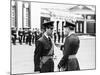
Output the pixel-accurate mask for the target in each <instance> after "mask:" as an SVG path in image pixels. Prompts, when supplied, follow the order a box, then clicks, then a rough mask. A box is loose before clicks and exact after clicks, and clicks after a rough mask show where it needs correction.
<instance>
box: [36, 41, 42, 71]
mask: <svg viewBox="0 0 100 75" xmlns="http://www.w3.org/2000/svg"><path fill="white" fill-rule="evenodd" d="M41 51H42V43H41V42H40V41H37V42H36V48H35V52H34V66H35V71H40V57H41Z"/></svg>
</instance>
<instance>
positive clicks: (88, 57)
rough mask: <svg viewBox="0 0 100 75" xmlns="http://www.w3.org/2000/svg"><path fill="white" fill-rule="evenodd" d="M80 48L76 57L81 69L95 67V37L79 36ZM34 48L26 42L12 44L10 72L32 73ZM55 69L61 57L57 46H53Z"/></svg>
mask: <svg viewBox="0 0 100 75" xmlns="http://www.w3.org/2000/svg"><path fill="white" fill-rule="evenodd" d="M79 38H80V48H79V51H78V54H77V58H78V61H79V64H80V68H81V70H83V69H94V68H95V37H90V36H80V37H79ZM34 49H35V46H34V45H32V46H28V45H26V44H23V45H19V44H18V43H17V45H12V73H14V74H15V73H34V61H33V60H34V58H33V56H34ZM55 56H56V59H54V62H55V71H57V67H56V66H57V64H58V62H59V60H60V59H61V57H62V52H61V50H60V48H59V47H56V46H55Z"/></svg>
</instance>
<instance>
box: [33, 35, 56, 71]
mask: <svg viewBox="0 0 100 75" xmlns="http://www.w3.org/2000/svg"><path fill="white" fill-rule="evenodd" d="M53 55H54V48H53V44H52V42H51V40H50V38H47V37H46V36H45V35H43V36H42V37H41V38H39V39H38V40H37V42H36V48H35V52H34V66H35V69H34V70H35V71H39V72H53V71H54V62H53Z"/></svg>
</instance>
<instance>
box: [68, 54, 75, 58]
mask: <svg viewBox="0 0 100 75" xmlns="http://www.w3.org/2000/svg"><path fill="white" fill-rule="evenodd" d="M68 58H69V59H73V58H76V55H69V57H68Z"/></svg>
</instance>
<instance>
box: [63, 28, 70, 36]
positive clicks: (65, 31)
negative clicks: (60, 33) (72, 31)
mask: <svg viewBox="0 0 100 75" xmlns="http://www.w3.org/2000/svg"><path fill="white" fill-rule="evenodd" d="M64 34H65V35H66V36H68V34H69V27H65V28H64Z"/></svg>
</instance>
